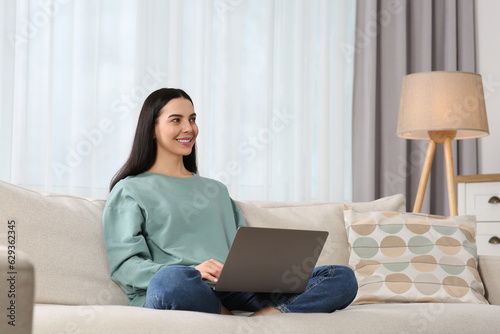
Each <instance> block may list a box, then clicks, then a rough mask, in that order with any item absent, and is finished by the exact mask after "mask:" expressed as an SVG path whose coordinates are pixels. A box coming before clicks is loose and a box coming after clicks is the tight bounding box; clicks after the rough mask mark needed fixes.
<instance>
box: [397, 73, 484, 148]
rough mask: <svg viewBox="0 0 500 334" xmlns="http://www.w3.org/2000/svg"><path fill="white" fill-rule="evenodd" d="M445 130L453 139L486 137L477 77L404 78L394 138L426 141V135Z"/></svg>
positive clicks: (431, 75) (427, 75)
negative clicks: (453, 136) (451, 131)
mask: <svg viewBox="0 0 500 334" xmlns="http://www.w3.org/2000/svg"><path fill="white" fill-rule="evenodd" d="M447 130H456V131H457V133H456V136H455V139H467V138H477V137H483V136H487V135H488V134H489V129H488V120H487V117H486V107H485V103H484V93H483V83H482V79H481V76H480V75H479V74H477V73H468V72H445V71H435V72H422V73H413V74H409V75H407V76H405V77H404V78H403V84H402V90H401V104H400V109H399V119H398V129H397V135H398V136H399V137H402V138H408V139H429V135H428V131H447Z"/></svg>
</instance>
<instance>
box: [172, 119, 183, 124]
mask: <svg viewBox="0 0 500 334" xmlns="http://www.w3.org/2000/svg"><path fill="white" fill-rule="evenodd" d="M180 121H181V120H180V119H178V118H174V119H173V120H172V122H173V123H179V122H180Z"/></svg>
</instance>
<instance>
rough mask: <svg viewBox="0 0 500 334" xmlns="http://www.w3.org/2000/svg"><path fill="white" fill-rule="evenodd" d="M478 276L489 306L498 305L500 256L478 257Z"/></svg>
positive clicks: (499, 302)
mask: <svg viewBox="0 0 500 334" xmlns="http://www.w3.org/2000/svg"><path fill="white" fill-rule="evenodd" d="M479 274H480V275H481V278H482V280H483V283H484V287H485V289H486V298H487V299H488V301H489V302H490V304H493V305H500V279H499V278H500V256H492V255H480V256H479Z"/></svg>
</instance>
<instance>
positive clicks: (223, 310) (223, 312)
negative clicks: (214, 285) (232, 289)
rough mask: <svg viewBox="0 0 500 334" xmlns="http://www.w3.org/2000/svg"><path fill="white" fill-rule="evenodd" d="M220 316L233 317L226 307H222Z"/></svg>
mask: <svg viewBox="0 0 500 334" xmlns="http://www.w3.org/2000/svg"><path fill="white" fill-rule="evenodd" d="M220 314H224V315H233V314H232V313H231V312H230V311H229V310H228V309H227V308H225V307H224V306H221V310H220Z"/></svg>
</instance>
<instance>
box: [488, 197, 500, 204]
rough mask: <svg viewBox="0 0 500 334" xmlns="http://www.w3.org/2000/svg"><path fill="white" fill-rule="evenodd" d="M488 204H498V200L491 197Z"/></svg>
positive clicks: (499, 201)
mask: <svg viewBox="0 0 500 334" xmlns="http://www.w3.org/2000/svg"><path fill="white" fill-rule="evenodd" d="M488 203H490V204H498V203H500V198H498V196H493V197H492V198H490V199H489V200H488Z"/></svg>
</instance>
